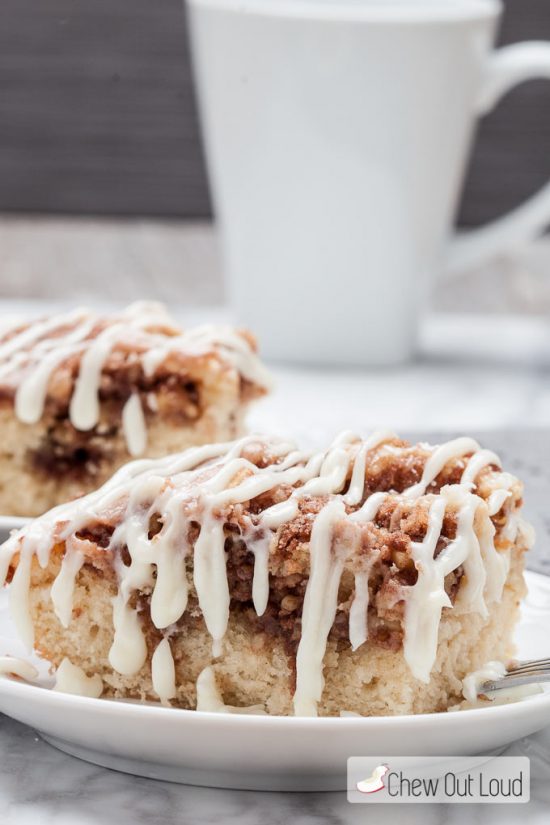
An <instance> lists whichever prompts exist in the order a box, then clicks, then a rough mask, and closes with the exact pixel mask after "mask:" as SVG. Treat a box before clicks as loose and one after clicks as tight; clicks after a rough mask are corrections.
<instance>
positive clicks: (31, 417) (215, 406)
mask: <svg viewBox="0 0 550 825" xmlns="http://www.w3.org/2000/svg"><path fill="white" fill-rule="evenodd" d="M267 386H268V378H267V376H266V373H265V370H264V368H263V367H262V365H261V363H260V362H259V360H258V357H257V355H256V353H255V343H254V340H253V339H252V337H251V336H250V335H249V334H248V333H245V332H240V331H238V330H234V329H231V328H225V327H210V326H203V327H198V328H195V329H190V330H181V329H179V328H178V327H177V326H176V325H175V323H174V322H173V321H172V320H171V319H170V317H169V316H168V315H167V314H166V311H165V310H164V308H163V307H162V306H161V305H159V304H154V303H139V304H134V305H132V306H130V307H129V308H128V309H127V310H126V311H124V312H121V313H119V314H118V315H112V316H107V317H106V316H103V315H99V314H97V313H95V312H90V311H88V310H84V309H77V310H75V311H73V312H68V313H66V314H62V315H56V316H55V317H49V318H45V319H44V318H40V319H35V320H32V321H23V322H21V321H16V320H15V321H11V322H9V321H4V322H0V434H1V443H2V446H1V447H0V450H1V458H0V513H3V514H7V515H22V516H29V515H30V516H32V515H38V514H40V513H43V512H44V511H45V510H48V509H49V508H50V507H53V506H54V505H56V504H59V503H60V502H62V501H67V500H68V499H70V498H74V497H75V496H76V495H80V494H81V493H83V492H88V491H90V490H92V489H95V488H96V487H98V486H99V485H100V484H102V483H103V482H104V481H105V480H106V479H107V478H109V476H111V475H112V474H113V472H114V470H116V469H117V468H118V467H120V466H121V464H124V463H126V462H127V461H128V460H129V459H130V458H131V457H133V456H148V457H155V456H163V455H166V454H168V453H170V452H174V451H179V450H183V449H186V448H187V447H190V446H193V445H197V444H205V443H211V442H215V441H227V440H228V439H231V438H236V437H237V436H239V435H241V434H242V432H241V430H242V422H243V415H244V412H245V410H246V408H247V406H248V404H249V402H250V401H251V400H252V399H254V398H255V397H257V396H260V395H262V394H263V393H264V392H265V390H266V387H267Z"/></svg>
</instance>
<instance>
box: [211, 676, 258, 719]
mask: <svg viewBox="0 0 550 825" xmlns="http://www.w3.org/2000/svg"><path fill="white" fill-rule="evenodd" d="M197 710H200V711H206V712H208V713H246V714H251V715H253V716H263V715H265V709H264V707H263V705H249V706H246V707H236V706H235V705H226V704H225V703H224V701H223V697H222V695H221V693H220V690H219V688H218V685H217V684H216V674H215V673H214V669H213V668H212V667H210V666H208V667H205V668H204V670H202V671H201V672H200V673H199V676H198V678H197Z"/></svg>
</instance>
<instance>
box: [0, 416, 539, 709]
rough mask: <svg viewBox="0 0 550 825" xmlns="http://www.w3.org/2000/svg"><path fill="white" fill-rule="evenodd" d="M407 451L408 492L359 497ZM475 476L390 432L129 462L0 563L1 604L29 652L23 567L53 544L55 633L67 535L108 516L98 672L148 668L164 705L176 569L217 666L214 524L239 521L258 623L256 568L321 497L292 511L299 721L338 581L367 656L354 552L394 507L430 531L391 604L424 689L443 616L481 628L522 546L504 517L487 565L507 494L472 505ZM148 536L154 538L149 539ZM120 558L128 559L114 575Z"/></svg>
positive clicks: (495, 483) (65, 598)
mask: <svg viewBox="0 0 550 825" xmlns="http://www.w3.org/2000/svg"><path fill="white" fill-rule="evenodd" d="M409 449H411V450H412V449H416V450H417V454H418V451H419V450H420V451H423V452H424V453H425V462H424V466H423V471H422V474H421V478H420V479H419V480H418V481H416V482H415V483H414V484H412V485H411V486H409V487H408V488H406V489H405V490H402V491H401V492H395V491H392V490H389V491H378V492H373V493H370V494H369V490H368V489H367V485H366V477H367V476H366V473H367V470H368V467H369V466H371V465H372V464H373V462H376V461H377V460H381V459H383V458H384V457H386V458H388V457H390V456H392V455H395V454H397V453H399V451H400V450H401V451H404V453H405V455H406V456H408V455H409V453H407V450H409ZM258 454H259V455H260V456H261V457H263V458H262V460H260V461H259V462H258V463H257V464H256V463H254V461H253V460H252V457H253V456H254V455H258ZM450 461H453V462H454V464H453V468H454V470H453V473H454V475H453V479H456V475H457V471H458V474H459V477H458V481H457V482H456V483H453V484H450V485H447V486H443V487H442V488H441V489H440V490H439V492H438V493H435V492H434V489H435V488H434V486H433V482H434V481H435V479H436V478H437V477H438V476H439V474H440V473H441V471H442V470H443V469H444V467H445V466H446V465H447V464H448V463H449V462H450ZM488 466H492V467H497V468H498V467H499V462H498V458H497V457H496V456H495V455H494V454H492V453H489V452H488V451H486V450H481V449H480V448H479V446H478V444H477V443H476V442H475V441H473V440H472V439H456V440H454V441H450V442H448V443H447V444H444V445H441V446H439V447H435V448H431V447H428V446H427V445H421V446H420V448H407V447H406V446H396V443H395V436H394V435H393V434H392V433H389V432H380V433H375V434H374V435H373V436H371V437H370V438H369V439H366V440H362V439H361V438H360V437H359V436H356V435H353V434H351V433H343V434H342V435H341V436H340V437H339V438H337V439H336V440H335V441H334V442H333V444H332V445H331V446H330V447H329V448H328V449H326V450H324V451H320V452H303V451H300V450H298V449H296V447H295V446H294V445H293V444H289V443H286V442H285V441H282V440H276V439H264V438H261V437H259V436H249V437H247V438H244V439H241V440H239V441H236V442H232V443H230V444H217V445H208V446H205V447H196V448H193V449H190V450H187V451H186V452H184V453H181V454H177V455H172V456H168V457H166V458H162V459H155V460H147V459H143V460H138V461H134V462H131V463H129V464H127V465H126V466H125V467H122V468H121V469H120V470H119V471H118V472H117V473H115V475H114V476H113V477H112V478H111V479H110V480H109V481H108V482H107V483H106V484H105V485H103V487H101V488H100V489H99V490H97V491H96V492H94V493H91V494H90V495H88V496H85V497H83V498H81V499H77V500H76V501H73V502H70V503H69V504H66V505H61V506H59V507H57V508H55V509H54V510H52V511H50V512H49V513H47V514H45V515H44V516H42V517H41V518H39V519H37V520H35V521H34V522H32V523H31V524H30V525H29V527H28V528H26V529H24V530H22V531H21V533H19V534H15V535H14V536H12V538H11V539H9V540H8V542H7V543H6V544H5V545H4V546H3V547H2V549H1V550H0V571H2V570H3V571H5V572H7V569H8V567H9V564H10V561H11V560H12V559H13V557H14V555H15V554H16V553H19V559H18V564H17V568H16V572H15V575H14V577H13V581H12V585H11V599H10V601H11V606H12V612H13V614H14V618H15V621H16V625H17V627H18V630H19V633H20V635H21V636H22V638H23V640H24V641H25V642H26V643H27V645H28V646H29V647H32V642H33V624H32V620H31V614H30V605H29V582H30V575H31V567H32V563H33V560H34V559H35V557H36V559H38V562H39V563H40V565H41V566H42V567H47V564H48V559H49V553H50V552H51V549H52V547H53V546H54V545H56V546H59V543H60V542H65V556H64V558H63V559H62V563H61V569H60V572H59V574H58V576H57V578H56V580H55V582H54V584H53V587H52V593H51V598H52V602H53V605H54V609H55V612H56V614H57V616H58V618H59V620H60V622H61V624H63V625H64V626H68V625H69V623H70V621H71V615H72V598H73V591H74V586H75V581H77V580H78V575H79V572H80V570H81V566H82V558H83V556H82V553H84V549H83V546H81V545H79V539H78V538H77V535H78V533H79V531H81V530H82V529H84V528H86V526H87V525H89V524H94V523H97V522H99V523H101V522H102V520H103V519H104V518H105V514H107V513H118V515H117V517H116V518H115V527H114V532H113V534H112V536H111V539H110V542H109V545H108V547H107V548H106V549H107V550H108V551H109V552H111V553H112V554H113V558H114V562H113V564H114V567H115V570H116V574H117V579H118V591H117V594H116V596H115V597H114V598H113V602H112V608H113V626H114V636H113V643H112V647H111V650H110V653H109V661H110V664H111V666H112V667H113V669H114V670H116V671H118V672H119V673H121V674H123V675H127V676H131V675H134V674H138V673H139V672H140V671H141V670H142V669H143V668H144V667H145V666H146V663H147V660H148V657H149V655H150V653H151V655H152V662H151V681H152V685H153V690H154V691H155V693H156V695H157V696H158V697H159V699H160V700H161V701H162V702H163V703H165V704H169V703H170V701H171V700H172V699H174V698H176V697H177V688H178V686H177V667H176V664H175V662H174V658H173V653H172V646H171V638H172V633H173V632H176V633H177V632H178V631H177V628H175V625H176V623H177V622H178V621H179V620H180V619H181V617H182V616H183V615H184V613H185V612H186V610H187V605H188V591H189V588H190V586H191V584H192V583H191V581H190V578H191V574H190V573H189V572H188V565H187V562H188V561H191V559H189V556H190V555H192V562H193V564H192V567H193V574H192V577H193V584H194V589H195V593H196V598H197V600H198V606H199V608H200V611H201V613H202V617H203V619H204V622H205V625H206V628H207V630H208V632H209V634H210V637H211V643H212V657H213V658H217V657H223V655H224V638H225V635H226V631H227V627H228V622H229V618H230V589H229V582H228V573H227V569H226V564H227V557H226V556H227V547H226V542H227V541H228V540H229V541H231V540H233V539H232V538H231V537H234V536H235V533H234V532H228V531H227V530H226V522H227V513H228V512H237V513H239V514H240V515H239V521H238V524H239V527H238V530H239V532H240V536H239V539H240V540H242V541H243V542H244V543H245V545H246V549H247V551H248V552H249V553H250V554H251V557H252V558H253V561H254V571H253V582H252V601H253V605H254V608H255V611H256V613H257V614H258V616H261V615H262V614H263V613H264V612H265V610H266V607H267V604H268V601H269V595H270V584H269V575H270V555H271V551H272V550H273V549H274V548H275V546H276V543H277V541H278V536H279V531H280V530H281V529H282V528H283V527H284V526H285V525H286V524H288V523H289V522H291V521H292V520H293V519H295V518H296V517H298V516H300V514H301V513H302V510H301V508H303V507H304V506H306V507H307V504H308V501H310V500H311V499H312V498H313V497H321V498H320V502H319V507H318V508H317V509H316V510H315V512H314V513H312V512H309V511H308V510H307V509H306V512H307V518H308V519H309V520H310V521H311V536H310V541H309V556H310V564H309V579H308V581H307V585H306V590H305V597H304V601H303V607H302V616H301V639H300V642H299V646H298V650H297V656H296V693H295V696H294V710H295V713H296V714H299V715H310V716H312V715H315V714H316V713H317V706H318V703H319V701H320V699H321V697H322V692H323V684H324V679H323V660H324V656H325V651H326V646H327V639H328V636H329V633H330V631H331V628H332V625H333V622H334V618H335V615H336V612H337V609H338V598H339V589H340V584H341V577H342V572H343V570H344V569H345V568H346V569H348V570H350V571H351V572H352V573H353V579H354V581H355V592H354V593H353V596H352V598H351V604H350V609H349V642H350V646H351V648H352V649H353V650H357V649H358V648H360V647H361V645H363V644H365V642H366V641H367V635H368V622H367V618H368V611H369V601H370V599H369V586H370V576H371V568H372V565H373V563H374V561H375V554H374V553H371V554H370V555H369V554H365V552H359V548H360V546H361V542H362V541H363V539H364V538H365V536H366V535H367V534H368V530H369V528H370V527H371V526H372V523H373V522H374V521H375V520H376V518H377V514H378V513H379V511H380V509H381V508H382V507H383V506H384V504H385V502H387V501H389V502H394V503H395V505H396V510H395V513H394V517H396V518H399V517H400V515H399V514H400V512H401V510H402V509H403V508H404V510H407V509H408V510H410V509H411V508H412V507H417V508H421V510H422V511H423V512H424V513H425V514H426V518H427V523H428V527H427V531H426V532H425V535H424V537H423V538H422V540H418V541H411V542H410V554H411V557H412V560H413V562H414V566H415V567H416V573H417V577H416V581H414V582H412V583H410V584H407V585H400V589H399V594H398V597H397V598H398V600H399V601H401V602H403V603H404V612H403V630H404V643H403V651H404V657H405V660H406V662H407V663H408V665H409V667H410V669H411V672H412V673H413V675H414V676H415V677H416V678H417V679H418V680H420V681H422V682H427V681H428V680H429V678H430V673H431V671H432V668H433V665H434V662H435V659H436V654H437V645H438V634H439V625H440V620H441V614H442V611H443V610H444V609H453V610H456V611H458V612H475V613H478V614H480V615H481V616H486V615H487V611H488V606H489V605H490V604H491V603H493V602H495V601H498V600H499V599H500V597H501V594H502V588H503V586H504V583H505V580H506V577H507V574H508V566H509V551H508V549H507V547H508V546H509V545H510V543H513V541H514V539H515V536H516V534H517V532H518V531H520V530H521V531H522V532H523V534H524V537H525V538H526V539H528V535H527V530H526V528H524V527H522V523H521V520H520V518H519V514H518V512H517V511H510V512H507V514H506V524H505V526H504V528H503V529H501V531H500V532H499V541H500V542H501V545H502V542H504V546H501V548H500V549H499V550H497V549H496V547H495V527H494V525H493V522H492V521H491V515H495V514H496V513H497V512H498V511H499V510H500V507H502V506H504V507H508V508H510V506H511V502H512V501H513V487H514V485H515V484H516V480H515V479H514V477H513V476H510V475H509V474H506V473H501V472H500V471H496V472H493V473H492V475H491V477H490V478H491V484H492V486H491V487H490V489H489V493H490V497H489V499H488V500H485V499H484V498H482V497H481V496H479V495H477V494H476V493H475V492H474V490H475V489H476V488H475V482H476V479H477V477H478V475H479V473H480V472H482V471H483V470H484V468H486V467H488ZM272 491H279V497H277V496H274V503H271V504H268V506H266V507H264V509H262V508H259V509H254V510H250V511H249V510H247V505H248V503H249V502H251V501H252V500H256V499H258V497H260V496H262V495H264V494H266V493H270V492H272ZM516 492H517V491H516ZM497 505H500V507H497ZM495 508H496V509H495ZM449 513H452V514H453V518H454V521H455V523H456V530H455V534H454V535H453V536H451V538H445V537H444V536H443V531H444V522H445V518H446V516H447V515H448V514H449ZM392 518H393V517H392ZM152 525H156V526H155V527H154V529H152ZM191 528H193V530H194V531H195V532H194V538H193V539H191V538H190V530H191ZM122 550H124V552H125V553H126V557H125V561H124V562H123V561H122ZM459 569H460V570H462V571H463V572H464V576H463V580H462V581H461V583H460V587H459V589H458V593H457V595H456V599H455V601H454V604H453V603H452V602H451V599H450V598H449V595H448V593H447V592H446V589H445V585H446V577H447V576H448V575H449V574H451V573H453V572H455V571H457V570H459ZM353 579H352V580H353ZM143 593H146V594H150V601H149V606H150V617H151V621H152V624H153V625H154V627H155V628H156V630H157V631H158V634H159V635H160V636H161V639H160V641H157V642H156V643H155V649H154V651H151V652H150V653H149V651H148V646H147V642H146V638H145V634H144V629H143V626H142V618H141V615H140V612H139V611H140V609H142V608H139V607H138V599H139V598H141V597H142V595H143ZM213 673H214V672H213V671H211V670H209V669H208V668H207V669H206V670H205V671H203V672H202V674H201V676H200V677H199V683H198V685H197V690H198V697H199V703H198V707H199V709H209V710H213V709H214V710H217V711H220V710H222V706H223V701H222V700H221V698H220V696H219V695H218V694H216V690H217V689H215V679H214V675H213Z"/></svg>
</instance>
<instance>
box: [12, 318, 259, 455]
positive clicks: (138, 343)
mask: <svg viewBox="0 0 550 825" xmlns="http://www.w3.org/2000/svg"><path fill="white" fill-rule="evenodd" d="M105 323H107V326H106V327H105V328H104V329H102V330H101V331H100V332H99V333H98V334H96V335H95V337H93V333H94V330H95V329H97V328H98V325H99V324H105ZM18 325H20V321H14V322H12V323H11V324H10V325H8V326H4V327H2V329H1V330H0V335H2V336H6V335H7V334H8V333H9V332H10V331H13V334H12V337H11V338H9V339H8V340H7V341H5V342H4V343H3V344H0V379H2V380H3V381H5V382H7V383H8V385H9V384H13V385H14V386H15V387H16V393H15V414H16V415H17V417H18V418H19V420H20V421H22V422H23V423H25V424H35V423H36V422H38V421H39V420H40V419H41V417H42V415H43V412H44V405H45V402H46V397H47V393H48V387H49V384H50V380H51V377H52V374H53V373H54V372H55V370H56V369H57V368H58V367H59V366H60V365H61V364H63V363H64V362H65V361H67V360H68V359H70V358H72V357H74V356H76V357H77V358H78V359H79V367H78V374H77V377H76V381H75V386H74V390H73V394H72V397H71V399H70V404H69V418H70V421H71V423H72V424H73V426H74V427H75V428H76V429H77V430H81V431H84V432H86V431H89V430H91V429H93V428H94V427H95V426H96V425H97V424H98V423H99V419H100V402H99V388H100V383H101V376H102V372H103V369H104V367H105V364H106V362H107V360H108V359H109V357H110V356H111V354H112V352H113V350H114V349H115V348H116V347H117V346H129V347H130V348H132V350H133V357H134V358H136V359H139V360H140V361H141V364H142V366H143V369H144V371H145V373H146V374H147V375H149V376H152V375H154V373H155V371H156V369H157V368H158V367H159V366H160V365H161V364H162V363H163V362H164V361H165V360H166V359H167V358H168V357H169V356H170V355H171V354H172V353H181V354H184V355H186V356H202V355H208V354H210V353H213V354H214V355H215V356H216V357H218V358H219V359H220V360H221V361H222V363H224V364H227V365H228V366H229V367H231V368H232V369H234V370H236V371H237V372H239V373H240V374H241V375H242V376H243V377H244V378H245V379H247V380H249V381H251V382H253V383H255V384H257V385H259V386H261V387H265V388H269V386H270V384H271V381H270V378H269V376H268V374H267V372H266V370H265V368H264V367H263V366H262V364H261V362H260V360H259V359H258V357H257V356H256V354H255V353H254V351H253V349H252V347H251V345H250V344H249V342H248V341H247V340H246V339H245V338H244V337H243V336H242V335H240V334H239V333H238V332H237V331H236V330H233V329H231V328H229V327H214V326H202V327H199V328H197V329H192V330H189V331H185V332H180V331H179V330H178V329H177V328H176V327H175V326H174V322H173V321H172V320H171V319H170V317H169V316H168V314H167V313H166V310H165V309H164V307H163V306H162V305H161V304H157V303H153V302H137V303H135V304H132V305H131V306H129V307H128V308H127V309H126V310H125V311H124V312H122V313H120V315H118V316H114V317H113V318H110V319H108V320H107V321H106V322H105V319H102V318H100V317H99V316H97V315H95V314H94V313H92V312H90V311H88V310H86V309H78V310H75V311H74V312H71V313H69V314H67V315H58V316H55V317H53V318H49V319H47V320H45V321H44V320H38V321H34V322H32V323H30V325H29V326H27V327H26V328H24V329H23V330H21V331H19V332H16V331H15V330H16V329H17V327H18ZM21 375H22V376H23V377H22V378H21ZM151 397H152V399H153V400H152V402H151V398H149V399H147V406H148V407H149V409H151V410H154V409H155V405H156V399H155V398H154V395H153V396H151ZM122 426H123V432H124V435H125V438H126V443H127V447H128V452H129V453H130V455H132V456H138V455H142V454H143V453H144V452H145V449H146V446H147V430H146V423H145V415H144V410H143V406H142V402H141V399H140V397H139V395H138V394H133V395H131V396H130V397H129V398H128V400H127V402H126V404H125V406H124V408H123V413H122Z"/></svg>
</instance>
